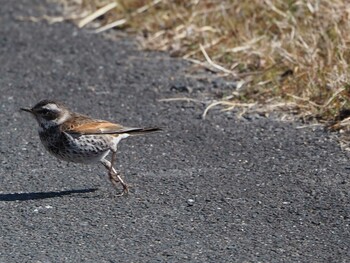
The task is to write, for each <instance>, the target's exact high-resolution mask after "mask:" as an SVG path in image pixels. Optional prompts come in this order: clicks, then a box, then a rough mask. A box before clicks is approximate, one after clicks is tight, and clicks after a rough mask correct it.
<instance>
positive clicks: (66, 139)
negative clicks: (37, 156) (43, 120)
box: [39, 129, 111, 163]
mask: <svg viewBox="0 0 350 263" xmlns="http://www.w3.org/2000/svg"><path fill="white" fill-rule="evenodd" d="M39 136H40V139H41V141H42V143H43V145H44V146H45V148H46V149H47V150H48V151H49V152H50V153H51V154H52V155H54V156H56V157H57V158H59V159H62V160H65V161H68V162H77V163H95V162H98V161H100V160H101V159H103V158H104V157H105V156H106V155H107V154H108V152H109V149H110V146H109V145H110V143H111V139H110V138H109V136H105V135H102V136H101V135H78V134H77V135H71V134H68V133H65V132H60V131H55V130H53V129H48V130H45V131H41V132H39Z"/></svg>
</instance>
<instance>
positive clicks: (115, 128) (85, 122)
mask: <svg viewBox="0 0 350 263" xmlns="http://www.w3.org/2000/svg"><path fill="white" fill-rule="evenodd" d="M61 129H62V131H64V132H68V133H74V134H84V135H89V134H90V135H93V134H115V135H118V134H123V133H130V134H135V135H136V134H143V133H148V132H154V131H158V130H160V129H159V128H130V127H124V126H122V125H120V124H117V123H112V122H108V121H104V120H96V119H92V118H90V117H87V116H84V115H76V116H73V117H72V118H71V119H69V120H67V121H66V122H65V123H64V124H63V125H62V126H61Z"/></svg>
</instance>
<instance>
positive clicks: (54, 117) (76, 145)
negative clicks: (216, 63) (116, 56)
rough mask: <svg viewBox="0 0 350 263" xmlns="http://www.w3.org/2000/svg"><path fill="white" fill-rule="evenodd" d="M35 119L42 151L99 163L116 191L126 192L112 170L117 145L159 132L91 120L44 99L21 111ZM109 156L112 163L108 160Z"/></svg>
mask: <svg viewBox="0 0 350 263" xmlns="http://www.w3.org/2000/svg"><path fill="white" fill-rule="evenodd" d="M20 109H21V110H22V111H25V112H29V113H30V114H31V115H32V116H34V118H35V119H36V121H37V123H38V125H39V127H38V133H39V137H40V140H41V142H42V144H43V145H44V147H45V149H46V150H47V151H48V152H49V153H50V154H52V155H53V156H55V157H57V158H58V159H61V160H64V161H68V162H74V163H84V164H94V163H101V164H102V165H103V166H104V167H105V168H106V169H107V170H108V178H109V180H110V182H111V183H112V185H113V186H114V187H115V188H118V185H119V183H120V184H121V185H122V187H123V191H122V192H121V193H120V194H119V195H124V194H125V193H128V191H129V188H128V185H127V184H126V183H125V181H124V180H123V178H122V177H121V176H120V174H119V173H118V172H117V171H116V169H115V168H114V164H115V161H116V153H117V146H118V143H119V142H120V141H121V140H122V139H125V138H127V137H129V136H133V135H142V134H148V133H152V132H157V131H160V130H161V128H158V127H150V128H132V127H124V126H122V125H121V124H118V123H113V122H109V121H106V120H100V119H94V118H91V117H89V116H86V115H83V114H80V113H76V112H74V111H71V110H70V109H69V108H68V107H66V106H65V105H64V104H63V103H61V102H58V101H55V100H49V99H44V100H41V101H39V102H38V103H37V104H36V105H35V106H34V107H32V108H20ZM110 152H111V153H112V157H111V161H109V160H107V156H108V154H109V153H110Z"/></svg>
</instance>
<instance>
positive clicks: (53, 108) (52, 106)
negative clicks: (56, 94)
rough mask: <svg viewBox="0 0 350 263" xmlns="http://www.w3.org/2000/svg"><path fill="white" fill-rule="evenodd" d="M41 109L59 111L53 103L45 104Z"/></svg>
mask: <svg viewBox="0 0 350 263" xmlns="http://www.w3.org/2000/svg"><path fill="white" fill-rule="evenodd" d="M43 108H44V109H47V110H53V111H59V109H58V107H57V105H56V104H54V103H49V104H46V105H45V106H43Z"/></svg>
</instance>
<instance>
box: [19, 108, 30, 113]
mask: <svg viewBox="0 0 350 263" xmlns="http://www.w3.org/2000/svg"><path fill="white" fill-rule="evenodd" d="M21 110H22V111H26V112H30V113H33V111H32V109H29V108H21Z"/></svg>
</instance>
